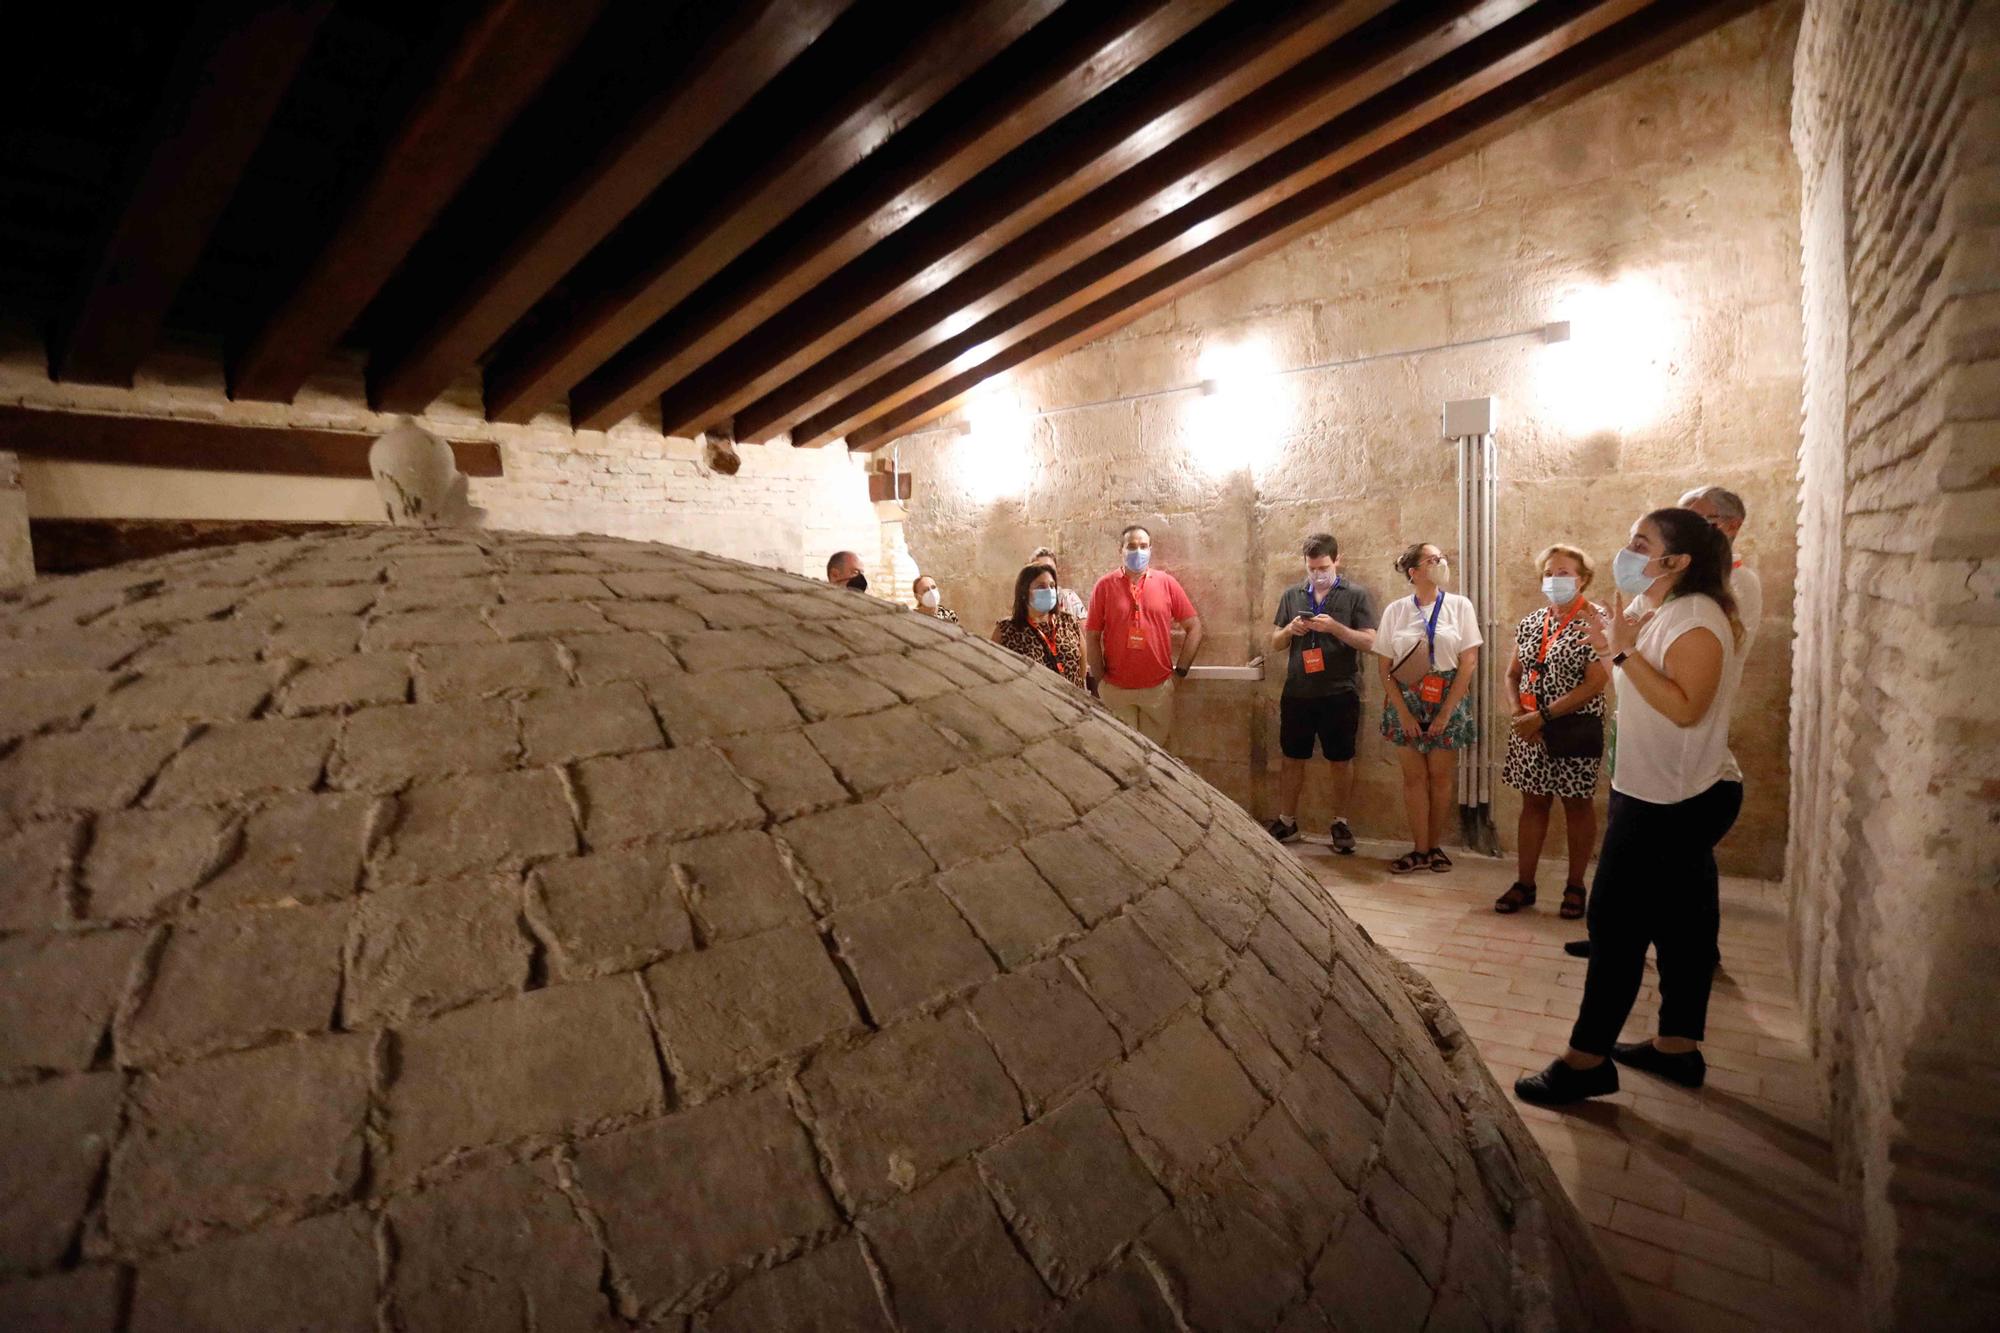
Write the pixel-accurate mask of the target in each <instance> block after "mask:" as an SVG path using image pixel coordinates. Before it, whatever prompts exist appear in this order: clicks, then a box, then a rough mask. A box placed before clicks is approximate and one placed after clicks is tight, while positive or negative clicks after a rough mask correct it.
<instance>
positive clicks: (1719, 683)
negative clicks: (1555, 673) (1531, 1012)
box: [1514, 509, 1743, 1106]
mask: <svg viewBox="0 0 2000 1333" xmlns="http://www.w3.org/2000/svg"><path fill="white" fill-rule="evenodd" d="M1612 571H1613V574H1614V577H1616V579H1617V581H1618V589H1619V591H1620V592H1622V593H1625V594H1626V595H1628V596H1631V595H1634V594H1639V593H1647V592H1654V593H1658V592H1660V590H1661V588H1662V586H1663V585H1664V589H1665V591H1664V593H1663V594H1662V595H1661V596H1660V597H1659V598H1658V599H1657V605H1658V607H1659V609H1658V610H1656V611H1651V612H1648V613H1646V614H1645V615H1643V616H1638V617H1635V616H1631V615H1628V614H1619V615H1614V616H1611V617H1609V618H1608V619H1607V620H1606V621H1604V622H1603V623H1601V624H1599V625H1598V626H1597V627H1596V628H1595V629H1593V630H1592V632H1591V645H1592V647H1594V648H1595V649H1596V650H1597V651H1598V652H1599V653H1600V654H1602V655H1603V656H1605V657H1607V658H1608V659H1609V660H1610V662H1611V664H1612V665H1613V666H1614V667H1616V668H1617V669H1618V672H1619V674H1620V675H1622V676H1623V678H1624V679H1623V680H1621V681H1620V682H1619V686H1618V762H1617V766H1616V769H1615V770H1614V772H1613V773H1612V777H1611V811H1610V818H1609V820H1608V821H1607V822H1606V824H1605V827H1604V846H1603V848H1602V850H1600V851H1599V853H1598V857H1597V875H1596V877H1595V878H1594V879H1593V880H1592V881H1591V885H1590V908H1589V916H1588V923H1589V926H1590V971H1589V972H1588V973H1586V974H1585V976H1584V983H1583V1001H1582V1004H1581V1005H1580V1006H1579V1009H1578V1012H1577V1017H1576V1023H1575V1025H1574V1026H1573V1027H1572V1028H1571V1029H1570V1037H1569V1049H1568V1050H1567V1051H1565V1052H1564V1053H1563V1055H1562V1058H1561V1059H1559V1060H1556V1061H1555V1062H1554V1063H1553V1064H1551V1065H1550V1066H1549V1067H1548V1068H1547V1069H1544V1070H1543V1071H1542V1072H1541V1073H1539V1074H1531V1075H1528V1076H1526V1077H1524V1078H1521V1079H1519V1080H1517V1081H1516V1082H1515V1084H1514V1094H1515V1096H1517V1097H1519V1098H1520V1099H1521V1100H1522V1101H1527V1102H1535V1103H1538V1104H1540V1105H1544V1106H1555V1105H1562V1104H1564V1103H1566V1102H1573V1101H1578V1100H1581V1099H1582V1098H1585V1097H1599V1096H1603V1095H1604V1094H1606V1093H1611V1092H1616V1091H1617V1090H1618V1068H1617V1065H1618V1064H1623V1065H1629V1066H1630V1067H1632V1068H1634V1069H1639V1070H1643V1071H1645V1072H1646V1073H1649V1074H1655V1075H1658V1076H1659V1077H1661V1078H1665V1079H1669V1080H1671V1081H1672V1082H1675V1083H1679V1084H1681V1085H1682V1086H1683V1087H1689V1088H1698V1087H1700V1086H1701V1085H1702V1081H1703V1079H1704V1078H1705V1077H1706V1076H1707V1064H1706V1062H1705V1061H1704V1060H1703V1059H1702V1054H1701V1049H1700V1043H1701V1039H1702V1037H1703V1035H1704V1030H1705V1027H1706V1024H1707V1020H1708V995H1709V987H1710V985H1711V984H1712V983H1713V981H1714V979H1715V963H1716V959H1717V957H1718V954H1717V951H1716V932H1717V929H1718V926H1719V923H1720V914H1719V910H1718V907H1719V905H1718V902H1717V888H1718V885H1717V876H1716V869H1715V845H1716V843H1718V842H1720V841H1722V838H1723V836H1724V835H1725V834H1727V833H1728V832H1729V829H1730V826H1731V825H1733V824H1734V823H1735V822H1736V815H1737V812H1738V811H1739V810H1741V809H1742V807H1743V784H1742V782H1741V781H1740V780H1737V778H1736V774H1735V772H1734V767H1733V765H1732V763H1731V761H1730V758H1729V706H1730V702H1731V696H1732V695H1733V694H1734V693H1735V690H1736V684H1737V682H1738V681H1739V680H1740V679H1741V677H1742V673H1741V672H1740V671H1738V670H1736V669H1735V663H1736V658H1737V655H1738V653H1739V651H1740V647H1739V645H1740V644H1741V642H1742V634H1743V627H1742V623H1741V621H1740V620H1739V619H1738V617H1737V611H1736V599H1735V598H1734V596H1732V595H1731V593H1730V590H1729V542H1728V540H1727V539H1726V538H1725V537H1723V535H1722V534H1721V533H1719V532H1717V531H1716V530H1715V529H1713V528H1711V527H1709V525H1708V522H1707V521H1706V520H1705V519H1703V518H1702V516H1701V515H1699V514H1697V513H1694V512H1693V511H1692V510H1687V509H1658V510H1655V511H1654V512H1652V513H1650V514H1648V515H1646V517H1644V518H1642V519H1640V520H1639V522H1638V523H1636V524H1634V525H1633V528H1632V540H1631V542H1630V543H1629V544H1628V545H1627V546H1626V547H1625V549H1624V550H1622V551H1620V552H1619V553H1618V557H1617V559H1616V560H1615V561H1614V562H1613V564H1612ZM1648 946H1651V947H1652V949H1653V950H1654V953H1655V957H1656V961H1657V964H1658V967H1659V975H1660V1023H1659V1035H1658V1036H1656V1037H1655V1038H1653V1040H1651V1041H1641V1042H1633V1043H1631V1044H1629V1045H1620V1044H1618V1033H1619V1031H1620V1030H1621V1029H1622V1028H1623V1027H1624V1026H1625V1020H1626V1018H1628V1017H1629V1016H1630V1015H1631V1012H1632V1004H1633V1002H1634V1001H1635V1000H1637V999H1638V997H1639V986H1640V982H1641V981H1642V980H1643V978H1644V975H1645V969H1646V949H1647V947H1648ZM1613 1061H1616V1062H1617V1064H1613V1063H1612V1062H1613Z"/></svg>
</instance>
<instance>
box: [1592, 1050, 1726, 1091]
mask: <svg viewBox="0 0 2000 1333" xmlns="http://www.w3.org/2000/svg"><path fill="white" fill-rule="evenodd" d="M1611 1058H1612V1059H1614V1060H1616V1061H1617V1062H1618V1063H1619V1064H1621V1065H1624V1066H1626V1067H1627V1068H1630V1069H1637V1070H1639V1071H1640V1072H1642V1073H1646V1074H1652V1075H1654V1076H1656V1077H1658V1078H1663V1079H1665V1080H1666V1081H1667V1082H1669V1083H1678V1084H1680V1085H1681V1086H1682V1087H1683V1088H1698V1087H1700V1086H1701V1085H1702V1081H1703V1080H1704V1079H1706V1078H1707V1077H1708V1061H1706V1060H1704V1059H1702V1056H1701V1052H1700V1051H1684V1052H1681V1053H1680V1054H1673V1053H1671V1052H1668V1051H1663V1050H1661V1049H1660V1048H1659V1047H1657V1046H1655V1045H1653V1043H1652V1042H1650V1041H1635V1042H1629V1043H1625V1044H1622V1045H1618V1046H1613V1047H1612V1048H1611Z"/></svg>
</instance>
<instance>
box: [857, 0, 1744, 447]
mask: <svg viewBox="0 0 2000 1333" xmlns="http://www.w3.org/2000/svg"><path fill="white" fill-rule="evenodd" d="M1766 2H1767V0H1660V2H1659V3H1656V4H1653V5H1652V6H1650V7H1649V8H1645V9H1642V10H1641V11H1640V12H1638V13H1636V14H1631V15H1630V16H1628V17H1625V18H1623V19H1621V20H1620V21H1619V22H1617V23H1614V24H1611V25H1609V26H1606V27H1600V28H1598V29H1596V30H1594V31H1593V32H1592V33H1591V35H1590V36H1588V37H1586V38H1584V39H1582V40H1580V41H1576V42H1573V43H1570V44H1568V45H1566V46H1564V47H1562V49H1560V50H1558V51H1556V52H1554V53H1553V54H1550V55H1548V56H1547V58H1545V59H1542V60H1539V61H1536V62H1534V63H1533V64H1531V65H1529V66H1527V67H1526V68H1523V69H1518V70H1517V71H1516V72H1515V73H1514V75H1513V77H1511V78H1509V79H1507V80H1506V81H1505V82H1504V83H1502V84H1501V85H1500V86H1498V87H1496V88H1494V89H1492V90H1491V91H1488V92H1486V93H1483V94H1482V95H1480V96H1477V97H1474V98H1472V99H1469V100H1467V101H1465V102H1463V103H1461V104H1459V105H1457V106H1455V107H1454V108H1453V109H1452V110H1451V111H1449V112H1448V113H1446V114H1444V115H1441V116H1438V117H1435V118H1433V119H1431V120H1429V121H1428V122H1427V123H1425V124H1423V125H1422V126H1420V127H1418V128H1416V129H1413V130H1412V131H1411V132H1410V133H1408V134H1405V135H1401V136H1399V137H1397V138H1395V139H1393V140H1391V141H1390V142H1389V143H1388V144H1386V145H1384V146H1383V147H1381V148H1380V149H1378V150H1377V151H1376V152H1374V153H1372V154H1370V155H1369V156H1367V157H1366V158H1364V159H1362V160H1361V161H1359V162H1356V163H1354V164H1353V165H1351V166H1347V167H1345V168H1343V169H1341V170H1339V171H1337V172H1335V173H1333V174H1332V175H1330V176H1327V177H1325V178H1324V179H1322V180H1320V181H1318V182H1316V183H1315V184H1314V185H1313V186H1312V187H1311V188H1309V189H1306V190H1303V191H1300V192H1298V193H1296V194H1293V195H1291V196H1290V197H1289V198H1286V199H1285V200H1283V201H1282V202H1280V203H1278V204H1277V205H1276V206H1274V207H1271V208H1269V209H1267V210H1265V211H1264V212H1262V213H1259V214H1257V215H1256V216H1255V217H1253V218H1251V219H1249V220H1248V221H1246V222H1245V223H1243V224H1242V225H1239V226H1237V227H1234V228H1232V229H1230V230H1229V231H1226V232H1224V233H1223V234H1221V235H1219V236H1216V237H1214V238H1213V239H1211V240H1208V241H1206V242H1204V243H1203V244H1201V245H1198V246H1195V247H1193V248H1191V249H1188V250H1186V251H1184V252H1182V253H1181V254H1179V255H1178V256H1177V257H1176V258H1175V259H1173V260H1172V261H1171V262H1170V263H1167V264H1164V265H1161V266H1160V267H1158V268H1155V269H1152V270H1151V271H1149V272H1147V273H1145V274H1144V275H1143V276H1141V277H1139V278H1137V279H1136V280H1133V281H1131V282H1128V283H1126V284H1124V285H1123V286H1121V287H1119V288H1117V289H1115V290H1113V291H1112V292H1110V293H1108V294H1106V295H1105V296H1102V297H1100V298H1098V299H1096V300H1093V301H1091V302H1089V303H1088V304H1086V305H1084V306H1082V307H1080V308H1078V309H1076V310H1074V311H1073V312H1071V313H1070V314H1068V315H1066V316H1064V317H1063V318H1061V319H1059V320H1057V321H1055V322H1053V323H1051V324H1049V325H1047V326H1045V327H1043V328H1041V329H1040V330H1038V331H1037V332H1035V333H1033V334H1032V335H1030V336H1028V337H1025V338H1022V339H1020V340H1019V341H1017V342H1015V343H1013V344H1012V345H1011V346H1007V347H1005V348H1003V349H1002V350H1000V351H999V352H997V353H995V354H994V355H993V356H991V357H990V358H988V359H987V360H985V361H984V362H982V363H981V364H979V365H978V366H975V367H973V368H972V369H970V370H968V371H966V372H964V373H962V374H958V375H954V376H952V377H950V378H949V379H947V380H945V381H943V382H941V383H939V384H938V385H936V386H935V387H933V388H930V389H928V390H926V391H925V392H923V393H921V394H919V395H917V396H915V397H913V398H911V399H909V400H908V401H906V402H904V403H902V404H900V405H899V406H897V407H895V408H893V409H891V410H889V411H886V412H883V413H881V414H880V415H878V416H876V417H875V418H874V419H872V420H870V421H869V422H868V423H867V424H866V425H864V426H862V427H860V428H859V429H856V430H854V431H851V432H849V434H848V437H847V439H848V446H849V447H850V448H853V449H861V450H867V449H874V448H879V447H880V446H882V445H884V444H887V443H889V442H890V441H891V440H893V439H895V438H897V437H898V436H900V435H903V434H907V433H908V432H909V431H911V430H913V429H915V428H916V427H918V426H920V425H922V424H923V423H924V422H926V421H929V420H931V419H933V418H935V417H937V416H940V415H942V414H944V413H945V412H948V411H950V410H951V409H952V408H953V407H954V406H956V405H957V404H958V403H959V402H960V401H962V400H963V398H964V397H965V395H966V394H967V393H969V392H970V391H971V390H972V389H973V388H974V387H976V386H977V385H978V384H979V383H981V382H982V381H984V380H986V379H988V378H990V377H991V376H993V375H996V374H999V373H1001V372H1002V371H1005V370H1008V369H1011V368H1012V367H1014V366H1017V365H1024V364H1028V363H1031V362H1035V361H1040V360H1045V359H1048V358H1051V357H1054V356H1058V355H1061V354H1062V353H1063V352H1065V351H1067V350H1069V349H1071V348H1074V347H1076V346H1079V345H1081V344H1083V343H1086V342H1089V341H1090V340H1092V339H1094V338H1099V337H1102V336H1103V335H1104V334H1106V333H1108V332H1110V331H1111V330H1113V329H1115V328H1117V327H1119V326H1121V325H1123V324H1125V323H1128V322H1129V321H1131V320H1133V319H1136V318H1138V317H1139V316H1140V315H1143V314H1145V313H1146V312H1147V311H1148V310H1151V309H1155V308H1157V307H1159V306H1160V305H1163V304H1165V303H1166V302H1168V301H1171V300H1174V299H1175V298H1177V297H1178V296H1181V295H1183V294H1185V293H1187V292H1189V291H1192V290H1195V289H1196V288H1198V287H1200V286H1202V285H1204V284H1205V283H1207V282H1210V281H1213V280H1214V278H1215V277H1217V276H1219V274H1220V273H1221V272H1225V271H1227V270H1228V269H1229V268H1232V267H1235V266H1237V265H1239V264H1242V263H1247V262H1249V261H1250V260H1252V259H1254V258H1256V257H1257V256H1259V255H1261V254H1267V253H1270V252H1271V251H1272V250H1274V249H1277V248H1278V247H1280V246H1283V245H1285V244H1286V243H1288V242H1290V241H1292V240H1295V239H1297V238H1299V237H1301V236H1304V235H1307V234H1309V233H1310V232H1312V231H1314V230H1316V229H1318V228H1320V227H1323V226H1324V225H1325V224H1326V223H1327V221H1328V220H1329V219H1330V218H1332V217H1335V216H1338V215H1339V214H1340V213H1341V212H1344V211H1346V210H1349V209H1352V208H1355V207H1358V206H1359V205H1360V204H1361V203H1364V202H1366V201H1367V200H1369V199H1373V198H1379V197H1381V196H1382V195H1384V194H1387V193H1389V192H1390V191H1392V190H1394V189H1397V188H1400V187H1401V186H1402V185H1405V184H1407V183H1409V182H1410V181H1412V180H1415V179H1417V178H1418V177H1420V176H1422V175H1424V174H1427V173H1428V172H1431V171H1434V170H1436V169H1437V168H1438V167H1439V166H1440V165H1442V164H1443V163H1445V162H1447V161H1449V160H1451V159H1452V158H1454V157H1457V156H1459V155H1461V154H1463V153H1466V152H1469V151H1472V150H1473V149H1475V148H1477V147H1479V146H1480V145H1482V144H1485V143H1489V142H1491V141H1492V140H1493V139H1495V138H1498V137H1500V136H1501V135H1503V134H1506V133H1508V132H1510V131H1511V130H1513V129H1515V128H1518V127H1519V126H1520V125H1521V124H1523V123H1525V122H1526V121H1527V120H1528V119H1530V118H1532V117H1534V116H1538V115H1544V114H1547V113H1548V112H1549V111H1551V110H1553V109H1555V108H1556V107H1559V106H1562V105H1564V104H1567V103H1568V102H1571V101H1574V100H1576V99H1577V98H1580V97H1582V96H1584V95H1586V94H1587V93H1589V92H1591V91H1593V90H1595V89H1597V88H1600V87H1603V86H1604V85H1605V84H1607V83H1610V82H1612V81H1613V80H1615V79H1617V78H1620V77H1622V76H1623V75H1625V74H1628V73H1630V72H1631V71H1633V70H1635V69H1638V68H1640V67H1641V66H1643V65H1646V64H1648V63H1650V62H1652V61H1654V60H1657V59H1659V58H1660V57H1661V56H1663V55H1665V54H1667V53H1668V52H1670V51H1673V50H1675V49H1676V48H1678V47H1680V46H1682V45H1684V44H1686V43H1687V42H1689V41H1691V40H1693V39H1694V38H1696V37H1699V36H1701V35H1703V34H1704V33H1707V32H1709V31H1712V30H1713V29H1715V28H1717V27H1719V26H1721V25H1722V24H1723V23H1726V22H1728V21H1729V20H1730V19H1733V18H1736V17H1739V16H1740V15H1742V14H1745V13H1748V12H1749V11H1751V10H1753V9H1756V8H1758V7H1759V6H1760V5H1761V4H1763V3H1766Z"/></svg>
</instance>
